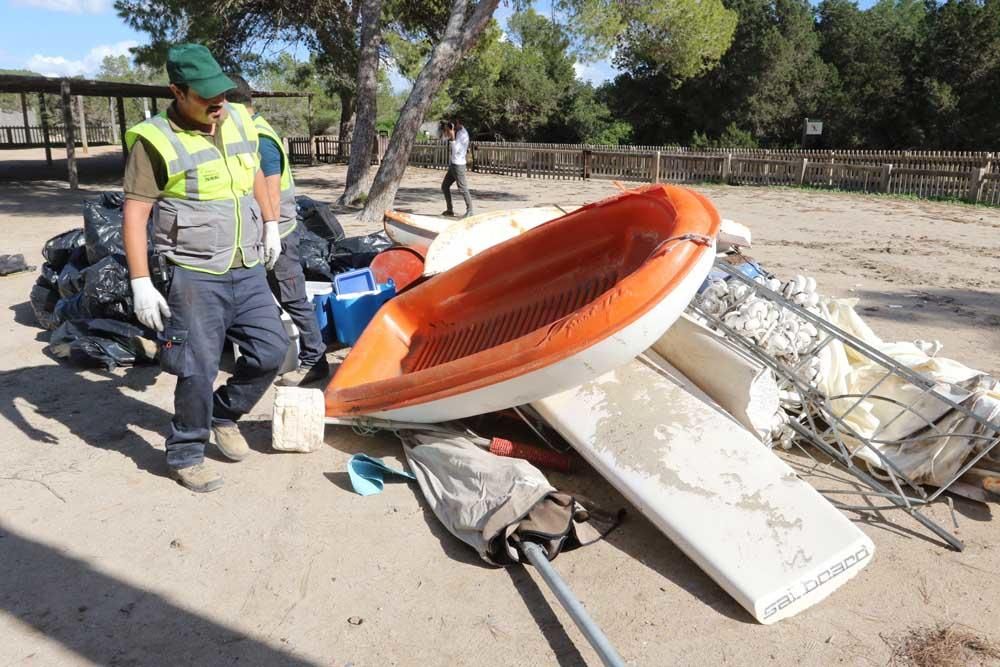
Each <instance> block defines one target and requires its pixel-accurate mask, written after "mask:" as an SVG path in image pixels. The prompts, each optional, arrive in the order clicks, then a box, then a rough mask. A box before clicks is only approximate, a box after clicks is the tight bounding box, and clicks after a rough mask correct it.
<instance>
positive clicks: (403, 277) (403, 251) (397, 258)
mask: <svg viewBox="0 0 1000 667" xmlns="http://www.w3.org/2000/svg"><path fill="white" fill-rule="evenodd" d="M370 268H371V270H372V273H373V274H375V280H376V281H377V282H378V283H385V282H387V281H388V280H389V278H392V281H393V282H394V283H395V284H396V292H397V293H398V292H401V291H403V290H404V289H406V288H407V287H408V286H409V285H410V283H412V282H414V281H415V280H417V279H418V278H420V276H422V275H423V274H424V258H423V256H421V254H420V253H419V252H417V251H416V250H414V249H413V248H409V247H407V246H394V247H392V248H389V249H388V250H383V251H382V252H380V253H379V254H378V255H376V256H375V259H373V260H372V263H371V267H370Z"/></svg>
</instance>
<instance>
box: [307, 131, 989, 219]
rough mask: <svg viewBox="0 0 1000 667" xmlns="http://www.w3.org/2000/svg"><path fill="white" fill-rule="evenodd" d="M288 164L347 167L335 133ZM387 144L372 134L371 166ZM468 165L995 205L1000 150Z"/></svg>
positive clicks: (647, 152)
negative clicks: (374, 146)
mask: <svg viewBox="0 0 1000 667" xmlns="http://www.w3.org/2000/svg"><path fill="white" fill-rule="evenodd" d="M288 143H289V153H290V154H291V156H292V161H293V162H297V163H311V162H316V161H320V162H346V161H347V157H348V156H349V155H350V150H349V149H350V147H349V146H345V147H343V148H341V147H340V146H339V142H338V141H337V139H336V137H313V138H312V139H309V138H292V139H289V140H288ZM387 145H388V139H387V138H386V137H380V139H379V145H378V148H377V150H376V151H373V160H374V161H376V162H377V161H380V160H381V158H382V156H383V155H384V153H385V147H386V146H387ZM409 165H411V166H414V167H425V168H430V169H447V168H448V146H447V144H445V143H443V142H424V143H417V144H415V145H414V146H413V150H412V151H411V153H410V160H409ZM469 167H470V169H471V170H472V171H474V172H477V173H481V174H498V175H503V176H521V177H525V178H548V179H615V180H621V181H632V182H642V183H650V182H652V183H658V182H667V183H727V184H730V185H750V186H753V185H758V186H766V185H784V186H807V187H814V188H825V189H833V190H847V191H851V192H869V193H887V194H896V195H910V196H916V197H921V198H938V199H959V200H963V201H968V202H972V203H982V204H988V205H991V206H1000V154H997V155H995V154H993V153H988V152H981V151H862V150H858V151H811V150H793V149H788V150H768V149H749V148H748V149H705V150H702V149H697V150H696V149H692V148H688V147H683V146H600V145H592V144H529V143H506V142H505V143H497V142H478V141H477V142H472V146H471V148H470V159H469Z"/></svg>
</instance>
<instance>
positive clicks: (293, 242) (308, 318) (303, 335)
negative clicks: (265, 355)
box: [267, 227, 326, 367]
mask: <svg viewBox="0 0 1000 667" xmlns="http://www.w3.org/2000/svg"><path fill="white" fill-rule="evenodd" d="M300 236H301V234H300V228H299V227H296V228H295V231H293V232H292V233H291V234H289V235H288V236H286V237H284V238H283V239H281V255H279V256H278V261H277V263H276V264H275V265H274V269H273V270H272V271H270V272H269V273H268V274H267V282H268V284H269V285H270V286H271V292H273V293H274V296H275V298H276V299H278V303H280V304H281V307H282V308H284V309H285V312H286V313H288V316H289V317H291V318H292V322H294V323H295V326H296V328H298V330H299V363H300V364H301V365H302V366H306V367H309V366H315V365H316V362H318V361H319V360H320V359H322V358H323V355H324V354H326V344H325V343H324V342H323V334H322V333H320V330H319V322H317V321H316V309H315V308H314V307H313V305H312V304H311V303H309V301H308V300H307V299H306V276H305V274H304V273H302V264H301V263H299V237H300Z"/></svg>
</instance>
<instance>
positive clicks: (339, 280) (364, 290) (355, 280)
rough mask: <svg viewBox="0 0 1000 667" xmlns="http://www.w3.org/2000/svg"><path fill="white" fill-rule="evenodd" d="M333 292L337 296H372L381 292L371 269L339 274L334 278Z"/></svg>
mask: <svg viewBox="0 0 1000 667" xmlns="http://www.w3.org/2000/svg"><path fill="white" fill-rule="evenodd" d="M333 290H334V291H335V292H336V293H337V296H350V295H351V294H371V293H374V292H377V291H378V290H379V287H378V285H377V284H376V282H375V274H373V273H372V270H371V269H367V268H365V269H354V270H353V271H345V272H344V273H338V274H337V275H335V276H334V277H333Z"/></svg>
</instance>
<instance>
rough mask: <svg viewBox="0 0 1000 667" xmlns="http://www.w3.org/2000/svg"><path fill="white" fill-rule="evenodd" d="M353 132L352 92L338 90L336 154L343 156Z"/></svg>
mask: <svg viewBox="0 0 1000 667" xmlns="http://www.w3.org/2000/svg"><path fill="white" fill-rule="evenodd" d="M352 134H354V93H351V92H347V91H341V92H340V132H339V133H338V134H337V139H338V141H337V156H338V157H343V156H344V154H345V153H346V152H347V151H346V147H347V142H349V141H350V140H351V135H352Z"/></svg>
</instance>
